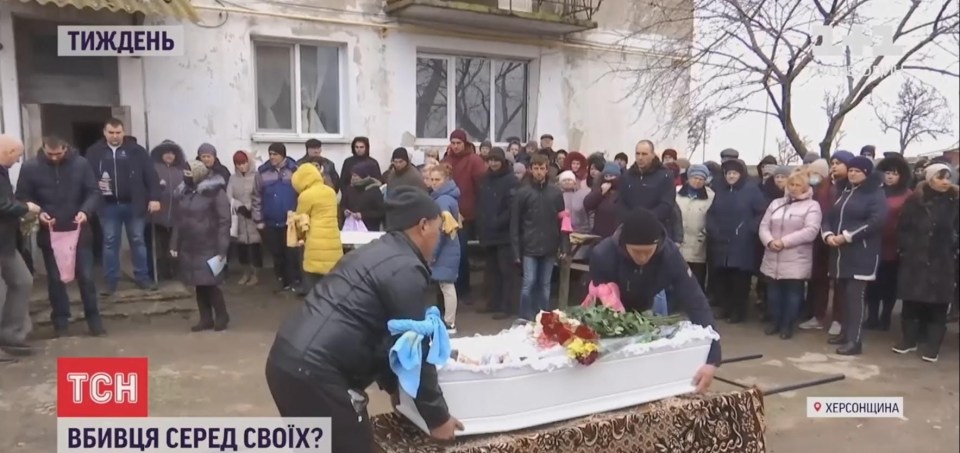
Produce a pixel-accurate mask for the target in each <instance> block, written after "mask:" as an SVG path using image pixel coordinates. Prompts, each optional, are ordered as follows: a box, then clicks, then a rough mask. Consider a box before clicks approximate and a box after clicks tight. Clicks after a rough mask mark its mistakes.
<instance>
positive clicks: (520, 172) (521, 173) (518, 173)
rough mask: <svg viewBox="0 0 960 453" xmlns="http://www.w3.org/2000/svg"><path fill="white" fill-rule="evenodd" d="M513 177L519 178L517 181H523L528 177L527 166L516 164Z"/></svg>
mask: <svg viewBox="0 0 960 453" xmlns="http://www.w3.org/2000/svg"><path fill="white" fill-rule="evenodd" d="M513 176H515V177H516V178H517V181H523V180H524V178H525V177H526V176H527V164H525V163H523V162H514V163H513Z"/></svg>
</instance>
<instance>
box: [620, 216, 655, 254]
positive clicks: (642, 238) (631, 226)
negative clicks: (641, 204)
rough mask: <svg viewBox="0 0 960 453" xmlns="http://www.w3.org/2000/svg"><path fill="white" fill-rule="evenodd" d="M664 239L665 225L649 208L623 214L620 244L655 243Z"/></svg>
mask: <svg viewBox="0 0 960 453" xmlns="http://www.w3.org/2000/svg"><path fill="white" fill-rule="evenodd" d="M662 240H663V225H662V224H661V223H660V221H659V220H657V216H656V214H654V213H653V212H652V211H649V210H647V209H643V208H639V209H633V210H631V211H630V212H628V213H626V214H625V215H624V216H623V225H622V226H621V227H620V245H654V244H659V243H660V241H662Z"/></svg>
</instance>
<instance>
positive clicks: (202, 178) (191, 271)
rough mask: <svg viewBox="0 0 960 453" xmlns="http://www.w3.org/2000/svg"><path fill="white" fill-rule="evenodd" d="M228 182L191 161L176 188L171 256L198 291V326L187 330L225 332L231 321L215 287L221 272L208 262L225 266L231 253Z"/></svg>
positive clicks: (182, 273)
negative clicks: (177, 211) (228, 252)
mask: <svg viewBox="0 0 960 453" xmlns="http://www.w3.org/2000/svg"><path fill="white" fill-rule="evenodd" d="M226 187H227V182H226V181H224V179H223V177H222V176H220V175H219V174H216V173H214V172H212V171H210V168H209V167H207V166H206V165H204V163H203V162H201V161H199V160H197V161H192V162H190V170H188V171H186V172H184V175H183V183H181V184H180V186H179V187H178V188H177V194H176V195H177V209H178V210H179V212H180V218H179V219H178V220H177V222H176V226H175V227H174V230H173V239H172V240H171V244H172V245H171V247H172V248H171V249H170V254H171V255H172V256H174V257H176V258H179V260H180V279H181V280H182V281H183V284H184V285H188V286H193V287H195V288H196V292H197V309H198V311H199V313H200V321H199V322H198V323H197V324H196V325H194V326H193V327H191V328H190V330H192V331H194V332H199V331H201V330H210V329H213V330H218V331H220V330H224V329H226V328H227V324H228V323H229V322H230V315H229V314H227V304H226V301H225V300H224V298H223V291H221V290H220V284H221V283H223V279H224V276H225V272H224V271H223V269H222V267H221V268H220V270H219V272H214V266H213V265H211V264H210V263H211V260H219V261H220V262H221V263H222V265H226V259H227V251H228V250H229V249H230V201H229V199H228V198H227V191H226Z"/></svg>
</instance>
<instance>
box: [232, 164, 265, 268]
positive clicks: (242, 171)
mask: <svg viewBox="0 0 960 453" xmlns="http://www.w3.org/2000/svg"><path fill="white" fill-rule="evenodd" d="M233 168H234V171H236V173H235V174H234V175H233V177H232V178H230V182H229V183H227V196H229V197H230V203H231V204H232V206H233V211H234V212H235V213H236V215H235V217H236V228H235V234H234V235H233V240H234V242H235V244H236V250H237V255H238V257H239V258H240V265H241V266H243V267H244V271H243V277H241V278H240V281H239V282H237V284H239V285H249V286H253V285H256V284H257V283H258V282H259V276H258V275H257V274H259V272H260V269H263V249H262V247H261V246H260V232H259V231H257V223H256V222H254V221H253V209H252V206H253V190H254V184H255V179H256V174H257V172H256V171H255V170H254V168H255V165H254V162H252V160H251V158H250V154H249V153H247V152H246V151H237V152H236V153H234V154H233Z"/></svg>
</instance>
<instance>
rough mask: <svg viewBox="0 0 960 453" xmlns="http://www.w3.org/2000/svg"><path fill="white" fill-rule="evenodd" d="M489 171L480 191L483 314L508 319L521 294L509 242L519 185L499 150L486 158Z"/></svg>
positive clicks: (478, 225)
mask: <svg viewBox="0 0 960 453" xmlns="http://www.w3.org/2000/svg"><path fill="white" fill-rule="evenodd" d="M487 167H488V170H487V173H486V174H485V175H484V176H483V179H482V180H480V186H479V188H478V190H477V239H478V240H479V241H480V246H481V247H483V249H484V258H485V259H486V266H485V269H484V270H485V275H484V278H483V283H484V286H485V289H486V294H487V296H488V297H487V306H486V307H485V308H483V309H481V311H482V312H484V313H489V314H492V315H493V317H494V319H506V318H509V317H511V316H512V315H514V314H515V313H516V306H515V305H516V304H515V303H514V302H515V300H516V298H517V294H519V292H520V289H519V280H518V277H519V276H518V275H517V268H516V266H515V264H514V256H513V246H512V245H511V242H510V212H511V211H510V210H511V206H512V203H513V196H514V193H515V192H516V190H517V186H518V185H519V184H520V182H519V181H518V180H517V177H516V176H515V175H514V174H513V166H512V165H509V164H508V163H507V158H506V155H505V153H504V152H503V150H502V149H500V148H493V150H491V151H490V154H488V155H487Z"/></svg>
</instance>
